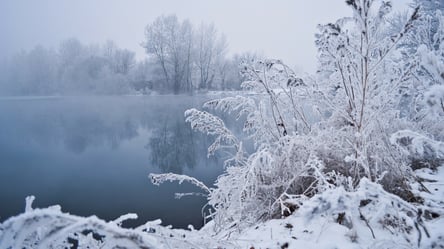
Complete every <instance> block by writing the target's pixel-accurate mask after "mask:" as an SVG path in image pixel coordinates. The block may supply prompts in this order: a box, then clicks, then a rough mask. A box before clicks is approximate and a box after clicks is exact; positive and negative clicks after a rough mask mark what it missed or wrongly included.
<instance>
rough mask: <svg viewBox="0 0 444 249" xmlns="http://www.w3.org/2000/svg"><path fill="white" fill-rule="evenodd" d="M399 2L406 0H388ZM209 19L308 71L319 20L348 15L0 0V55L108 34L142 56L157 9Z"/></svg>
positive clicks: (182, 0)
mask: <svg viewBox="0 0 444 249" xmlns="http://www.w3.org/2000/svg"><path fill="white" fill-rule="evenodd" d="M393 2H394V5H395V8H397V9H401V8H404V6H405V5H406V3H407V2H409V0H394V1H393ZM174 13H175V14H177V15H178V17H179V18H180V19H181V20H183V19H190V20H191V21H192V22H193V23H195V24H199V23H200V22H206V23H210V22H214V24H215V25H216V27H217V28H218V30H220V31H221V32H223V33H225V35H226V37H227V40H228V42H229V49H230V51H231V52H232V53H235V52H242V51H257V52H262V53H263V54H265V55H267V56H269V57H273V58H279V59H283V60H284V61H285V62H287V63H288V64H290V65H292V66H296V67H298V68H299V69H301V70H304V71H313V70H314V68H315V64H316V51H315V47H314V45H313V42H314V32H315V31H316V25H317V24H318V23H326V22H332V21H335V20H336V19H337V18H339V17H342V16H347V15H350V13H351V11H350V10H349V9H348V8H347V7H346V5H345V0H120V1H118V0H71V1H68V0H38V1H37V0H35V1H34V0H10V1H8V0H0V58H2V57H5V56H9V55H11V54H13V53H16V52H17V51H19V50H21V49H25V50H29V49H31V48H33V47H34V46H36V45H38V44H40V45H43V46H45V47H51V48H57V46H58V44H59V42H60V41H61V40H64V39H67V38H71V37H76V38H78V39H79V40H80V41H81V42H83V43H103V42H104V41H106V40H113V41H115V42H116V43H117V45H118V46H120V47H123V48H128V49H130V50H133V51H135V52H136V54H137V58H139V59H140V58H143V57H144V56H145V55H144V51H143V49H142V48H141V47H140V43H141V42H142V41H143V39H144V37H143V35H144V27H145V26H146V25H147V24H148V23H150V22H152V21H153V20H154V19H155V18H156V17H157V16H159V15H162V14H174Z"/></svg>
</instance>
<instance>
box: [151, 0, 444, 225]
mask: <svg viewBox="0 0 444 249" xmlns="http://www.w3.org/2000/svg"><path fill="white" fill-rule="evenodd" d="M346 2H347V4H348V5H349V6H350V8H351V9H352V10H353V16H352V17H347V18H342V19H339V20H338V21H337V22H336V23H330V24H327V25H322V26H320V27H319V30H320V32H319V33H318V34H317V35H316V45H317V47H318V51H319V58H320V67H319V70H318V72H317V74H316V75H315V76H311V77H310V76H305V77H299V76H297V75H296V74H295V73H294V72H293V71H292V70H291V69H290V68H289V67H288V66H286V65H285V64H284V63H282V62H281V61H279V60H259V61H253V62H246V63H243V64H241V65H240V68H241V73H242V75H243V76H244V78H246V79H247V81H246V82H244V83H243V84H242V87H243V88H244V89H245V90H246V91H248V94H245V95H244V96H236V97H227V98H222V99H216V100H212V101H208V102H207V103H205V104H204V108H206V109H210V110H219V111H220V110H222V111H225V112H228V113H231V114H234V115H235V116H236V117H237V118H238V119H239V120H245V122H244V132H245V133H246V134H247V139H251V140H252V141H253V142H254V145H255V151H254V152H253V153H251V154H248V153H246V152H245V149H244V148H243V144H245V141H243V139H241V138H237V137H235V136H234V135H233V133H232V132H230V131H229V130H228V129H227V128H226V127H225V125H224V123H223V120H221V119H220V118H218V117H216V116H214V115H212V114H211V113H210V112H209V111H208V112H207V111H199V110H196V109H191V110H188V111H187V112H186V113H185V116H186V120H187V121H188V122H190V123H191V126H192V127H193V128H194V129H196V130H199V131H201V132H204V133H207V134H209V135H212V136H215V142H214V144H213V145H211V146H210V148H209V151H208V152H209V154H213V153H214V152H215V151H216V150H218V149H227V150H228V151H230V152H231V153H232V155H233V156H232V158H230V159H228V160H227V161H226V172H225V173H224V174H223V175H221V176H220V177H219V178H218V179H217V181H216V183H215V187H213V188H208V187H205V188H204V189H205V191H206V192H207V193H208V195H207V197H208V203H209V204H210V205H211V206H212V207H213V209H214V213H211V214H210V215H209V216H208V217H210V218H212V219H213V222H214V224H215V226H214V227H215V228H216V230H218V229H219V230H220V229H227V228H240V229H242V228H243V227H246V226H248V225H250V224H254V223H256V222H257V221H260V220H265V219H269V218H273V217H279V216H285V215H288V214H290V213H291V212H293V211H294V210H295V209H297V208H299V207H300V206H302V205H303V203H304V200H306V199H307V198H310V197H312V196H313V195H315V194H317V193H322V192H324V191H326V190H328V189H332V188H336V187H344V188H345V189H346V190H347V191H355V190H356V188H357V187H358V186H359V183H360V181H361V180H362V179H364V178H366V179H369V180H370V181H372V182H376V183H381V184H382V185H383V186H384V188H385V189H386V190H388V191H389V192H392V193H396V194H397V195H399V196H401V197H402V198H404V199H405V200H408V201H412V202H415V201H418V200H419V199H418V198H416V197H415V196H414V195H413V194H412V192H411V191H410V182H411V181H414V180H415V177H414V176H413V174H412V165H413V164H414V162H416V161H415V160H417V159H420V160H435V159H439V160H441V159H440V158H442V144H441V143H440V142H436V141H434V139H440V137H439V136H435V134H432V133H430V132H428V131H426V135H421V134H420V133H415V132H413V133H411V134H414V137H409V136H410V135H408V134H407V133H406V132H403V130H409V129H412V130H418V129H419V128H418V126H420V124H419V122H418V120H417V119H409V118H405V117H403V116H402V115H401V114H400V113H401V110H400V108H402V107H403V105H402V104H401V102H402V101H403V96H404V92H405V89H409V90H411V89H413V88H412V81H413V80H414V79H415V78H416V77H417V70H418V66H420V65H421V64H420V63H419V61H421V55H423V54H424V53H416V56H411V58H405V57H403V53H405V51H404V50H407V49H410V48H406V47H403V46H399V44H401V42H402V41H403V40H404V39H405V38H406V37H408V36H409V35H408V34H410V32H412V30H413V28H414V27H415V25H416V24H417V22H418V20H419V8H416V9H414V11H413V13H412V14H411V15H410V17H409V19H408V20H407V21H406V22H405V23H404V24H403V26H402V29H401V30H400V31H399V32H398V33H396V34H393V33H391V35H389V36H388V35H387V34H388V33H390V32H392V29H391V27H390V23H389V22H387V21H386V20H387V18H388V17H389V15H390V12H391V7H392V5H391V3H390V2H385V1H377V0H360V1H358V0H348V1H346ZM435 59H436V58H435ZM437 59H441V58H437ZM430 67H431V68H438V69H439V65H438V64H437V63H434V64H432V66H430ZM246 93H247V92H246ZM423 93H424V92H423ZM432 95H433V94H432ZM432 95H430V94H428V95H426V96H429V97H428V98H429V99H433V100H434V101H435V100H436V99H437V97H436V96H437V95H436V93H435V95H433V96H432ZM438 99H439V97H438ZM433 103H435V102H433ZM438 103H439V102H438ZM241 117H242V119H241ZM429 118H431V119H433V118H434V117H429ZM419 130H420V131H419V132H421V129H419ZM435 131H436V129H435ZM392 134H394V135H392ZM405 136H407V137H405ZM405 139H407V140H408V141H410V144H409V143H404V140H405ZM419 144H421V146H422V151H418V150H416V151H415V150H414V149H418V148H420V146H419ZM410 145H413V146H414V147H415V148H412V146H410ZM418 146H419V147H418ZM163 177H165V178H168V180H171V179H172V178H171V175H155V179H157V180H159V179H162V178H163ZM174 178H176V179H177V180H183V178H182V177H180V176H174Z"/></svg>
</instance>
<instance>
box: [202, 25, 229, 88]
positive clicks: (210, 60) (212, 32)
mask: <svg viewBox="0 0 444 249" xmlns="http://www.w3.org/2000/svg"><path fill="white" fill-rule="evenodd" d="M226 51H227V42H226V39H225V37H224V36H223V35H220V34H219V33H218V31H217V29H216V28H215V26H214V24H210V25H205V24H203V23H202V24H201V25H200V26H199V30H198V32H197V35H196V65H197V71H198V77H199V86H198V88H199V89H211V88H212V87H213V85H212V84H213V82H214V79H215V76H216V73H217V70H218V67H221V66H223V60H224V57H225V54H226Z"/></svg>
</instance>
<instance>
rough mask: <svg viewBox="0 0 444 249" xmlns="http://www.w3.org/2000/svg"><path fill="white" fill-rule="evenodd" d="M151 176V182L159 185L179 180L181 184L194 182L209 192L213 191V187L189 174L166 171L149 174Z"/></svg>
mask: <svg viewBox="0 0 444 249" xmlns="http://www.w3.org/2000/svg"><path fill="white" fill-rule="evenodd" d="M149 178H150V179H151V183H153V184H154V185H157V186H158V185H159V184H161V183H164V182H167V181H169V182H174V181H178V182H179V184H182V182H184V181H185V182H189V183H191V184H193V185H194V186H197V187H199V188H200V189H202V190H204V191H205V192H207V193H211V189H210V188H208V187H207V186H206V185H205V184H204V183H203V182H201V181H199V180H197V179H196V178H194V177H191V176H187V175H178V174H174V173H166V174H149Z"/></svg>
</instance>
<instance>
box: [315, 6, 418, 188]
mask: <svg viewBox="0 0 444 249" xmlns="http://www.w3.org/2000/svg"><path fill="white" fill-rule="evenodd" d="M347 4H348V5H349V6H350V8H351V9H352V10H353V17H349V18H341V19H339V20H338V21H337V22H336V23H330V24H327V25H322V26H319V29H320V32H319V33H318V34H317V35H316V38H317V39H316V45H317V47H318V50H319V57H320V69H319V74H318V82H319V83H318V85H319V96H320V98H319V99H320V101H321V102H322V103H323V104H324V105H325V107H326V108H327V110H328V112H329V113H331V115H330V116H329V118H328V119H327V121H326V122H327V126H333V127H335V129H336V130H337V131H336V132H337V133H339V134H341V136H342V138H343V141H341V142H342V144H341V146H340V148H341V151H339V153H340V154H343V153H344V152H348V153H349V154H347V155H345V163H346V164H347V165H348V166H347V167H346V170H345V171H342V173H343V174H345V175H350V176H351V177H353V179H354V180H355V181H356V182H357V181H359V179H361V178H362V177H364V176H365V177H367V178H369V179H371V180H373V181H376V180H378V179H381V178H382V177H383V176H384V174H385V173H386V172H388V173H389V174H391V175H393V176H394V177H396V178H403V177H405V175H406V174H407V173H408V172H407V171H408V168H407V167H405V166H406V165H405V162H403V160H400V159H401V157H400V155H399V154H397V153H396V151H395V150H393V148H392V146H391V145H390V143H389V141H388V137H389V135H390V133H392V132H395V131H396V129H397V126H400V125H401V123H402V121H401V120H400V117H399V110H398V108H397V107H398V106H399V102H400V99H401V98H400V97H401V94H400V90H401V89H402V88H403V87H408V84H409V79H410V78H411V77H413V72H414V69H415V63H414V61H413V60H405V59H403V58H402V57H401V56H400V51H399V49H397V44H398V43H399V42H400V41H402V39H403V38H404V37H405V36H406V34H408V33H409V32H411V30H412V28H413V27H414V22H415V20H417V19H418V18H419V15H418V9H415V10H414V12H413V14H412V15H411V16H410V18H409V19H408V20H407V22H406V23H405V24H404V25H403V28H402V30H401V31H400V32H398V33H397V34H393V35H391V36H387V30H388V29H389V28H390V26H389V23H388V22H386V19H387V18H388V15H389V13H390V11H391V8H392V5H391V3H390V2H385V1H382V2H381V1H376V0H349V1H347Z"/></svg>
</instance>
